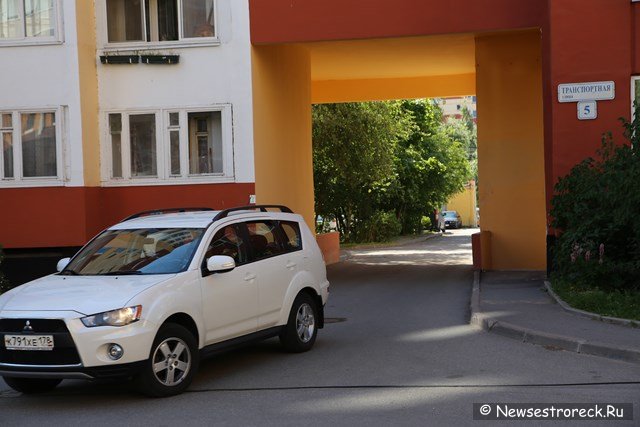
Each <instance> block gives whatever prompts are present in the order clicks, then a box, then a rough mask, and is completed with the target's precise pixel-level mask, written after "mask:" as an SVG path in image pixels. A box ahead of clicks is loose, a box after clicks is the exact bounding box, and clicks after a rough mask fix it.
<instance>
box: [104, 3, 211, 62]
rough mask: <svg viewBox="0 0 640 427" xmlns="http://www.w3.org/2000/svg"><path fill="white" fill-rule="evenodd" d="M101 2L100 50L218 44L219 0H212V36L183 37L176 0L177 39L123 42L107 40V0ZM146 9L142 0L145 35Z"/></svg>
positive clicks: (180, 12)
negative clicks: (101, 27)
mask: <svg viewBox="0 0 640 427" xmlns="http://www.w3.org/2000/svg"><path fill="white" fill-rule="evenodd" d="M99 1H100V2H101V3H102V8H101V12H102V17H103V18H102V21H103V22H102V24H103V25H102V26H103V31H102V33H103V34H102V36H103V40H104V44H103V48H102V52H103V53H104V52H119V51H122V50H136V51H142V52H144V51H150V50H151V51H155V50H157V49H171V48H180V47H197V46H217V45H219V44H220V36H219V28H218V26H219V20H218V16H219V8H218V3H219V0H214V2H213V19H214V25H213V29H214V32H215V34H214V36H213V37H191V38H184V36H183V34H184V32H183V28H182V27H183V22H182V0H177V1H178V40H168V41H141V42H139V41H125V42H109V23H108V22H107V19H108V15H109V14H108V13H107V0H99ZM146 14H147V10H146V8H145V4H144V1H142V35H143V37H146V34H147V20H146V19H145V18H146Z"/></svg>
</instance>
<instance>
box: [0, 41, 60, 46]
mask: <svg viewBox="0 0 640 427" xmlns="http://www.w3.org/2000/svg"><path fill="white" fill-rule="evenodd" d="M61 44H64V41H62V40H27V39H21V40H2V41H0V47H27V46H53V45H61Z"/></svg>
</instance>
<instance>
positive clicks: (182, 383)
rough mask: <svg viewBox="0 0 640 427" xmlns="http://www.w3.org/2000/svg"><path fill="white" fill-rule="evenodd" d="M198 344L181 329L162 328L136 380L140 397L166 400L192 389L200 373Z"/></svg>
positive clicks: (171, 326) (164, 326) (184, 329)
mask: <svg viewBox="0 0 640 427" xmlns="http://www.w3.org/2000/svg"><path fill="white" fill-rule="evenodd" d="M199 360H200V359H199V353H198V344H197V342H196V339H195V337H194V336H193V334H191V332H189V331H188V330H187V329H186V328H184V327H183V326H180V325H176V324H172V323H167V324H165V325H163V326H162V327H161V328H160V330H159V331H158V334H157V335H156V339H155V340H154V341H153V345H152V346H151V355H150V357H149V359H147V361H146V363H145V365H144V368H143V369H142V372H140V374H139V375H138V377H137V378H136V383H137V386H138V389H139V390H140V392H141V393H143V394H146V395H148V396H152V397H167V396H174V395H176V394H180V393H182V392H183V391H184V390H186V389H187V387H189V384H191V381H192V380H193V376H194V375H195V373H196V371H197V370H198V363H199Z"/></svg>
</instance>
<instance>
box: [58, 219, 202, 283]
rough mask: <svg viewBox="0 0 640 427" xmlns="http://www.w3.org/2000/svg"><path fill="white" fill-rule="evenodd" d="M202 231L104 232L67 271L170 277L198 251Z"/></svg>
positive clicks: (185, 265)
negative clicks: (169, 275)
mask: <svg viewBox="0 0 640 427" xmlns="http://www.w3.org/2000/svg"><path fill="white" fill-rule="evenodd" d="M202 231H203V230H202V229H197V228H144V229H132V230H107V231H105V232H104V233H102V234H101V235H100V236H98V237H97V238H96V239H95V240H92V241H91V242H90V243H89V244H88V245H87V246H85V247H84V248H83V249H82V250H81V251H80V252H79V253H78V256H76V257H74V259H73V261H71V263H70V264H69V265H68V267H67V268H66V270H67V271H73V272H74V273H76V274H79V275H83V276H85V275H87V276H93V275H118V274H173V273H179V272H181V271H184V270H185V269H186V268H187V267H188V266H189V263H190V262H191V258H193V254H194V253H195V251H196V249H198V244H199V243H200V237H201V236H202Z"/></svg>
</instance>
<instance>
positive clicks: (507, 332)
mask: <svg viewBox="0 0 640 427" xmlns="http://www.w3.org/2000/svg"><path fill="white" fill-rule="evenodd" d="M552 292H553V291H552ZM560 301H561V300H560ZM562 302H563V303H564V304H565V305H566V303H565V302H564V301H562ZM561 305H562V304H561ZM470 306H471V319H470V321H469V323H470V324H471V325H474V326H476V327H478V328H480V329H482V330H484V331H487V332H492V333H495V334H498V335H502V336H504V337H507V338H511V339H514V340H517V341H520V342H524V343H529V344H536V345H541V346H544V347H547V348H553V349H562V350H566V351H572V352H574V353H580V354H588V355H591V356H599V357H606V358H609V359H614V360H622V361H625V362H631V363H640V351H639V350H635V349H630V348H624V347H616V346H612V345H608V344H603V343H598V342H592V341H588V340H585V339H580V338H576V337H569V336H563V335H556V334H549V333H546V332H541V331H536V330H533V329H529V328H523V327H521V326H518V325H514V324H512V323H508V322H504V321H501V320H497V319H495V318H493V317H491V316H489V315H487V314H486V313H483V312H482V311H481V308H480V272H479V271H474V273H473V287H472V290H471V304H470ZM563 308H564V307H563ZM573 310H575V309H572V310H568V311H573ZM578 311H581V310H578ZM584 313H588V312H584ZM588 314H590V315H591V316H587V317H592V316H596V317H598V318H600V317H603V316H599V315H597V314H596V315H594V314H593V313H588ZM592 318H593V317H592ZM618 320H625V319H618Z"/></svg>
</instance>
